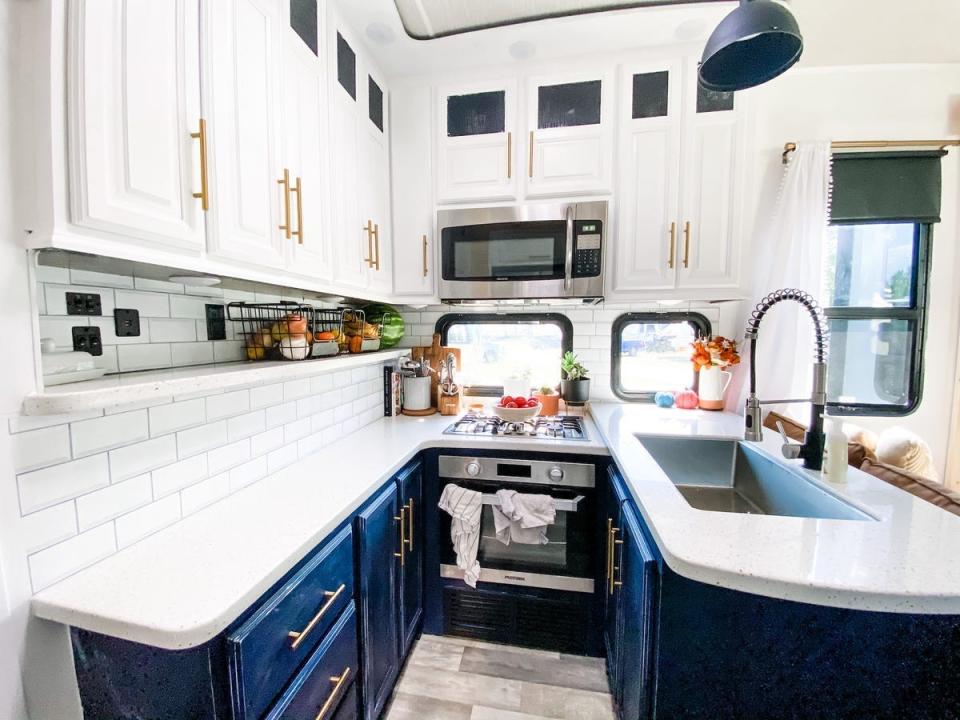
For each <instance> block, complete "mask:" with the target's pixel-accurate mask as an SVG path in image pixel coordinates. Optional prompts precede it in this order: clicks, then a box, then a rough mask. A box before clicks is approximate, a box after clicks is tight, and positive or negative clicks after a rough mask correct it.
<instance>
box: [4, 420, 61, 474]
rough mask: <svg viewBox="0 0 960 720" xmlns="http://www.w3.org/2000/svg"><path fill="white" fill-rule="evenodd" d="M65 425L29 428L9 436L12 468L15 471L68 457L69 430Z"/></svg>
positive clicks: (59, 461) (55, 462) (18, 471)
mask: <svg viewBox="0 0 960 720" xmlns="http://www.w3.org/2000/svg"><path fill="white" fill-rule="evenodd" d="M67 427H68V426H66V425H58V426H55V427H49V428H43V429H42V430H31V431H30V432H24V433H19V434H17V435H14V436H13V437H12V438H11V445H12V451H13V470H14V472H17V473H22V472H27V471H28V470H37V469H39V468H42V467H47V466H48V465H56V464H58V463H62V462H66V461H67V460H69V459H70V432H69V430H68V429H67Z"/></svg>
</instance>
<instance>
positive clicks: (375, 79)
mask: <svg viewBox="0 0 960 720" xmlns="http://www.w3.org/2000/svg"><path fill="white" fill-rule="evenodd" d="M364 70H365V72H364V79H365V81H366V86H367V87H366V89H367V92H366V98H365V100H366V102H365V103H364V105H365V107H366V112H365V113H362V114H361V117H360V118H359V123H360V169H361V192H360V197H361V202H362V203H363V206H362V208H361V211H360V215H361V217H363V218H365V219H368V220H369V221H371V222H372V223H373V255H372V257H371V261H370V263H369V275H368V282H369V285H370V287H372V288H375V289H377V290H380V291H382V292H387V293H389V292H390V291H391V290H393V274H392V270H391V268H392V265H391V260H392V254H393V246H392V243H391V240H390V237H391V236H390V226H391V221H390V151H389V145H388V142H387V130H388V124H387V109H388V103H387V94H386V90H385V88H386V83H385V82H384V81H383V79H382V77H381V76H380V75H379V74H378V73H377V72H376V71H375V70H374V68H373V67H372V66H371V65H369V64H365V65H364Z"/></svg>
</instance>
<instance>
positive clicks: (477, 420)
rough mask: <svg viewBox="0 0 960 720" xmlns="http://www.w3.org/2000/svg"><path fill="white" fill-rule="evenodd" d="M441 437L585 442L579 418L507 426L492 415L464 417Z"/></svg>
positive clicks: (585, 436) (568, 417) (540, 420)
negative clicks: (479, 436) (459, 436)
mask: <svg viewBox="0 0 960 720" xmlns="http://www.w3.org/2000/svg"><path fill="white" fill-rule="evenodd" d="M443 432H444V435H483V436H486V437H506V438H517V437H527V438H531V439H538V440H587V439H589V438H588V437H587V430H586V428H585V427H584V426H583V418H582V417H578V416H575V415H558V416H555V417H535V418H533V419H532V420H528V421H526V422H507V421H506V420H501V419H500V418H498V417H496V416H495V415H475V414H473V413H468V414H466V415H464V416H463V417H462V418H460V419H459V420H457V421H456V422H455V423H454V424H453V425H451V426H450V427H448V428H447V429H446V430H444V431H443Z"/></svg>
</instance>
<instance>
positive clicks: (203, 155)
mask: <svg viewBox="0 0 960 720" xmlns="http://www.w3.org/2000/svg"><path fill="white" fill-rule="evenodd" d="M190 137H192V138H193V139H194V140H199V141H200V192H195V193H193V196H194V197H195V198H197V199H198V200H199V201H200V207H201V208H203V210H204V211H207V210H209V209H210V193H209V192H208V191H207V121H206V120H204V119H203V118H200V123H199V128H198V129H197V132H192V133H190Z"/></svg>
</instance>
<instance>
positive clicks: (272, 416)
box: [267, 402, 297, 428]
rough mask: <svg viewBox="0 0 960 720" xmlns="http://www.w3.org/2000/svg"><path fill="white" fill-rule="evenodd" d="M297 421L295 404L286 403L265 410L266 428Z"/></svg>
mask: <svg viewBox="0 0 960 720" xmlns="http://www.w3.org/2000/svg"><path fill="white" fill-rule="evenodd" d="M296 419H297V404H296V403H295V402H286V403H283V404H282V405H274V406H273V407H268V408H267V427H268V428H273V427H277V425H286V424H287V423H289V422H293V421H294V420H296Z"/></svg>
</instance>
